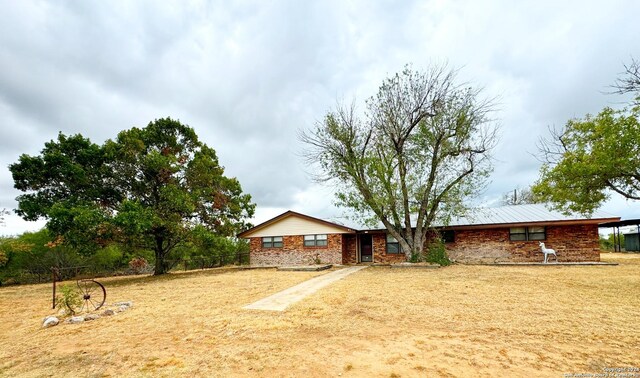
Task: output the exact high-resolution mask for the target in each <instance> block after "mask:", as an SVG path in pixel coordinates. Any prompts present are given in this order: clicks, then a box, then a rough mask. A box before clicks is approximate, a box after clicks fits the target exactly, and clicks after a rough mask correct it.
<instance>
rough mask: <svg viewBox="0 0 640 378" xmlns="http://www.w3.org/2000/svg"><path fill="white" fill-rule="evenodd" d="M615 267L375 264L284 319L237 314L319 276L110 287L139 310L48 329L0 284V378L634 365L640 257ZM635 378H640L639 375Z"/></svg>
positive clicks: (257, 273)
mask: <svg viewBox="0 0 640 378" xmlns="http://www.w3.org/2000/svg"><path fill="white" fill-rule="evenodd" d="M602 258H603V260H608V261H615V262H619V263H620V265H619V266H547V267H491V266H463V265H457V266H451V267H447V268H442V269H437V270H431V269H429V270H423V269H390V268H386V267H371V268H368V269H365V270H362V271H360V272H357V273H355V274H353V275H351V276H348V277H347V278H345V279H344V280H342V281H339V282H337V283H334V284H332V285H331V286H329V287H327V288H324V289H322V290H321V291H319V292H317V293H316V294H314V295H312V296H310V297H308V298H307V299H305V300H303V301H302V302H299V303H297V304H296V305H293V306H292V307H290V308H289V309H288V310H287V311H285V312H283V313H273V312H264V311H255V310H253V311H251V310H243V309H242V306H244V305H246V304H249V303H251V302H253V301H256V300H258V299H261V298H263V297H265V296H267V295H269V294H272V293H275V292H277V291H279V290H282V289H285V288H287V287H289V286H291V285H293V284H296V283H299V282H302V281H304V280H306V279H308V278H310V277H313V276H316V275H319V274H324V272H319V273H307V272H276V271H274V270H250V271H247V270H245V271H239V270H230V269H222V270H208V271H200V272H187V273H181V274H172V275H169V276H167V277H161V278H155V277H128V278H111V279H103V280H102V281H103V282H104V283H105V286H106V287H107V290H108V302H112V301H119V300H133V301H134V308H133V309H131V310H129V311H127V312H123V313H120V314H117V315H115V316H113V317H109V318H102V319H98V320H96V321H92V322H87V323H83V324H61V325H59V326H56V327H53V328H49V329H42V328H40V324H41V320H42V318H43V317H44V316H45V315H48V314H50V313H51V310H49V309H48V306H49V305H50V302H49V300H50V294H51V292H50V290H51V288H50V286H49V285H32V286H20V287H5V288H0V309H1V312H0V376H56V377H59V376H87V377H92V376H95V377H110V376H127V377H129V376H134V377H135V376H193V377H198V376H224V377H227V376H269V377H271V376H276V377H278V376H287V377H288V376H305V377H313V376H339V375H341V376H344V377H347V376H382V377H385V376H386V377H399V376H403V377H404V376H445V377H448V376H553V377H559V376H562V375H563V374H564V373H594V374H595V373H602V372H603V369H605V368H615V367H635V368H640V255H621V254H603V255H602ZM639 375H640V372H639Z"/></svg>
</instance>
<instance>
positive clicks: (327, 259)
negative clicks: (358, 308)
mask: <svg viewBox="0 0 640 378" xmlns="http://www.w3.org/2000/svg"><path fill="white" fill-rule="evenodd" d="M619 220H620V218H619V217H615V216H612V215H610V214H606V213H603V212H597V213H595V214H593V216H592V217H591V218H585V217H582V216H579V215H569V216H567V215H563V214H561V213H559V212H555V211H550V210H548V209H546V207H545V206H544V205H542V204H534V205H517V206H504V207H497V208H480V209H475V210H474V211H473V213H472V215H471V216H469V217H466V218H460V219H455V220H453V221H452V222H451V224H450V225H448V226H446V227H436V229H437V230H438V231H439V233H440V235H441V236H442V239H443V241H444V243H445V248H446V250H447V253H448V254H449V257H450V258H451V259H452V260H455V261H459V262H465V263H494V262H540V261H542V260H543V254H542V252H541V250H540V245H539V243H540V242H544V243H545V245H546V247H547V248H552V249H555V250H556V252H557V255H558V261H560V262H570V261H576V262H577V261H599V260H600V246H599V242H598V239H599V236H598V225H599V224H600V223H606V222H613V221H619ZM238 237H240V238H247V239H249V240H250V256H251V257H250V259H251V264H252V265H257V266H274V265H304V264H312V263H316V262H322V263H329V264H358V263H395V262H403V261H405V260H406V258H405V255H404V253H402V251H401V250H400V246H399V244H398V242H397V241H396V240H395V239H394V238H393V237H391V236H390V235H388V234H387V232H386V230H385V229H382V228H378V229H357V228H354V227H347V226H344V225H341V224H338V223H333V222H329V221H325V220H322V219H318V218H314V217H310V216H308V215H304V214H300V213H296V212H293V211H287V212H285V213H283V214H281V215H278V216H277V217H275V218H272V219H270V220H268V221H266V222H264V223H262V224H259V225H257V226H255V227H253V228H251V229H249V230H247V231H245V232H243V233H240V234H239V235H238Z"/></svg>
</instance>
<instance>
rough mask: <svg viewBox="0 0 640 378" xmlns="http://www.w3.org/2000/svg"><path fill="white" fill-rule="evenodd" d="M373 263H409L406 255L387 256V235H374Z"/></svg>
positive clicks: (393, 254)
mask: <svg viewBox="0 0 640 378" xmlns="http://www.w3.org/2000/svg"><path fill="white" fill-rule="evenodd" d="M371 236H372V239H373V262H374V263H381V264H391V263H397V262H403V261H407V259H406V258H405V256H404V253H399V254H398V253H390V254H387V234H386V233H385V234H373V235H371Z"/></svg>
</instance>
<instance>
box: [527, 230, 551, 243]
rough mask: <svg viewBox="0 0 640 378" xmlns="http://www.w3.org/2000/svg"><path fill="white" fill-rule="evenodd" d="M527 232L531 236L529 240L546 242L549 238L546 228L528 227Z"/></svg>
mask: <svg viewBox="0 0 640 378" xmlns="http://www.w3.org/2000/svg"><path fill="white" fill-rule="evenodd" d="M527 232H528V234H529V240H544V239H546V238H547V235H546V234H545V232H544V227H528V229H527Z"/></svg>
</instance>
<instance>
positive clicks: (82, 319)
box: [67, 316, 84, 324]
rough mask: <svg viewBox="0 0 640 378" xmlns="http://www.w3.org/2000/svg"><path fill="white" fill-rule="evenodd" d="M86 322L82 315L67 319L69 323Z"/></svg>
mask: <svg viewBox="0 0 640 378" xmlns="http://www.w3.org/2000/svg"><path fill="white" fill-rule="evenodd" d="M82 322H84V318H83V317H82V316H72V317H70V318H69V319H67V323H71V324H75V323H82Z"/></svg>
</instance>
